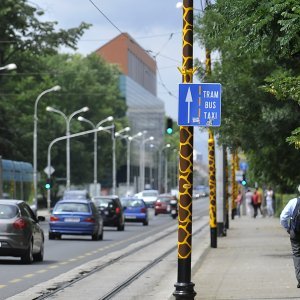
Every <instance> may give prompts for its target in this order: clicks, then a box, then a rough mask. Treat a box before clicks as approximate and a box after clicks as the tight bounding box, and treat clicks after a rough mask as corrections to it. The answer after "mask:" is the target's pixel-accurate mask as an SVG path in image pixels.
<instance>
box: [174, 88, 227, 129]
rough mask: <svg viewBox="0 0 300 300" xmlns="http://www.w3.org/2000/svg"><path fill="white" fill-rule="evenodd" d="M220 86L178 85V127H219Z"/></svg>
mask: <svg viewBox="0 0 300 300" xmlns="http://www.w3.org/2000/svg"><path fill="white" fill-rule="evenodd" d="M221 92H222V89H221V84H220V83H182V84H179V101H178V103H179V106H178V125H181V126H206V127H211V126H220V125H221Z"/></svg>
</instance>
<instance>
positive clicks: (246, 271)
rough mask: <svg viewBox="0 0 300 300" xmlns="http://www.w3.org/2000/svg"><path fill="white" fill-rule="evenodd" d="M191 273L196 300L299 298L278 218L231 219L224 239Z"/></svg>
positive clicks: (284, 235)
mask: <svg viewBox="0 0 300 300" xmlns="http://www.w3.org/2000/svg"><path fill="white" fill-rule="evenodd" d="M195 242H196V241H195ZM195 242H193V243H195ZM193 273H194V274H193V276H192V282H193V283H195V291H196V292H197V296H196V298H195V299H197V300H200V299H201V300H202V299H203V300H204V299H205V300H209V299H219V300H221V299H222V300H225V299H239V300H241V299H300V289H297V288H296V285H297V281H296V279H295V275H294V266H293V260H292V256H291V247H290V241H289V236H288V234H287V233H286V232H285V230H284V229H283V228H281V227H280V225H279V219H278V218H257V219H253V218H249V217H246V216H242V217H241V218H236V219H235V220H230V229H229V230H228V231H227V236H226V237H222V238H218V248H216V249H212V248H211V249H209V250H208V251H207V255H205V257H202V258H201V259H200V260H199V261H198V266H197V268H196V271H195V270H193Z"/></svg>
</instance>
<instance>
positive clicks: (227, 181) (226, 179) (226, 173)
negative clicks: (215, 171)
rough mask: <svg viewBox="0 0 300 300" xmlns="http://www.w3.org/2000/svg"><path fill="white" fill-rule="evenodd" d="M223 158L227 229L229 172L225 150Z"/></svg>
mask: <svg viewBox="0 0 300 300" xmlns="http://www.w3.org/2000/svg"><path fill="white" fill-rule="evenodd" d="M224 152H225V153H224V156H225V160H224V161H225V197H224V199H225V228H226V229H229V197H228V196H229V191H228V183H229V180H228V178H229V172H228V158H227V155H228V152H227V148H225V150H224Z"/></svg>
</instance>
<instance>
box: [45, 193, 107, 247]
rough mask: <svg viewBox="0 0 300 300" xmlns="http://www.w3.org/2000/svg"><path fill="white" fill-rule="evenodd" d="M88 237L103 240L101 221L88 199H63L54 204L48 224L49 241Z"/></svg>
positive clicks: (93, 205)
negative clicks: (67, 236)
mask: <svg viewBox="0 0 300 300" xmlns="http://www.w3.org/2000/svg"><path fill="white" fill-rule="evenodd" d="M63 234H64V235H90V236H91V237H92V240H93V241H96V240H102V239H103V219H102V216H101V215H100V214H99V213H98V210H97V208H96V206H95V204H94V203H93V202H92V201H91V200H89V199H73V200H72V199H70V198H68V199H63V200H60V201H58V202H57V203H56V205H55V207H54V209H53V212H52V214H51V216H50V222H49V240H52V239H55V238H58V239H60V238H61V236H62V235H63Z"/></svg>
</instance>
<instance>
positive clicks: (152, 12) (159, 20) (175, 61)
mask: <svg viewBox="0 0 300 300" xmlns="http://www.w3.org/2000/svg"><path fill="white" fill-rule="evenodd" d="M92 2H93V3H94V4H95V5H96V6H97V7H98V8H99V9H100V10H101V11H102V12H103V13H104V14H105V15H106V16H107V17H108V18H109V20H111V22H112V23H113V24H114V25H115V26H116V27H117V28H118V29H119V30H120V31H122V32H127V33H129V34H130V35H131V36H132V37H133V38H134V39H135V40H136V41H137V43H138V44H140V46H142V47H143V48H144V49H145V50H148V51H150V54H152V55H153V56H155V57H156V61H157V68H158V74H157V75H158V76H157V87H158V97H159V98H160V99H161V100H162V101H163V102H164V103H165V110H166V114H167V115H168V116H170V117H172V118H173V119H174V120H176V121H177V115H178V107H177V106H178V100H177V99H178V84H179V83H181V74H180V73H179V71H178V69H177V67H180V66H181V58H182V33H181V32H182V9H177V8H176V3H177V2H178V1H177V0H152V1H147V0H109V1H108V0H92ZM92 2H91V1H90V0H31V1H29V3H30V4H32V5H37V6H38V7H40V8H42V10H43V11H45V16H44V17H43V20H47V21H57V22H58V28H72V27H76V26H78V25H79V24H80V23H81V22H83V21H84V22H86V23H90V24H92V27H91V28H90V29H89V30H87V31H86V33H85V34H84V35H83V37H82V38H81V40H80V42H79V43H78V50H77V51H76V52H78V53H81V54H83V55H86V54H89V53H91V52H93V51H95V50H97V49H98V48H99V47H101V46H102V45H103V44H105V43H106V42H108V41H109V40H111V39H112V38H114V37H116V36H117V35H119V34H120V31H119V30H118V29H117V28H115V27H114V26H113V25H112V24H111V23H110V22H109V21H108V20H107V19H106V18H105V17H104V16H103V15H102V14H101V13H100V12H99V11H98V10H97V8H96V7H95V6H94V5H93V4H92ZM198 2H199V3H198ZM197 4H198V5H197ZM194 8H196V9H200V8H201V4H200V0H198V1H194ZM61 51H62V52H72V51H70V50H69V49H61ZM196 57H198V58H199V59H201V60H202V59H204V50H203V49H202V48H201V47H199V45H197V44H196V43H194V58H196ZM194 82H197V81H196V78H194ZM198 131H199V130H198V129H197V128H195V148H196V149H197V150H198V152H202V153H203V152H204V155H205V156H206V152H207V149H206V148H207V142H206V141H207V134H206V133H205V134H198Z"/></svg>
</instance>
